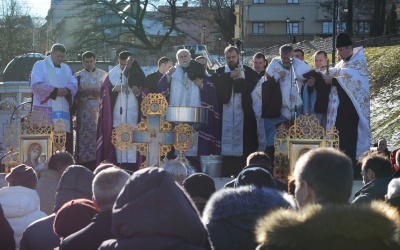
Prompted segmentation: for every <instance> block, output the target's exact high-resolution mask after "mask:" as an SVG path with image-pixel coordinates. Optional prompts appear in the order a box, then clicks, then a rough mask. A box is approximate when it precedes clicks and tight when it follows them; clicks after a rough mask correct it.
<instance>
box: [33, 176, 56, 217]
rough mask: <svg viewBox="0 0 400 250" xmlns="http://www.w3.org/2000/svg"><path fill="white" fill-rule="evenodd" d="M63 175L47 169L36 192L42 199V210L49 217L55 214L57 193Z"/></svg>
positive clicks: (39, 181)
mask: <svg viewBox="0 0 400 250" xmlns="http://www.w3.org/2000/svg"><path fill="white" fill-rule="evenodd" d="M60 179H61V174H60V173H59V172H57V171H54V170H51V169H46V170H44V171H43V172H42V174H41V177H40V179H39V180H38V186H37V188H36V191H37V192H38V194H39V197H40V210H42V211H43V212H45V213H46V214H47V215H49V214H51V213H53V210H54V202H55V201H56V191H57V186H58V182H60Z"/></svg>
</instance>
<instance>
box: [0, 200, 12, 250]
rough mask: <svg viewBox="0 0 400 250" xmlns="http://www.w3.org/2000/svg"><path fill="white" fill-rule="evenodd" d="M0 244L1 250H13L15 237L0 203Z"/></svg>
mask: <svg viewBox="0 0 400 250" xmlns="http://www.w3.org/2000/svg"><path fill="white" fill-rule="evenodd" d="M0 246H1V249H3V250H14V249H15V239H14V231H13V229H12V228H11V226H10V223H8V220H7V219H6V217H4V213H3V208H2V206H1V204H0Z"/></svg>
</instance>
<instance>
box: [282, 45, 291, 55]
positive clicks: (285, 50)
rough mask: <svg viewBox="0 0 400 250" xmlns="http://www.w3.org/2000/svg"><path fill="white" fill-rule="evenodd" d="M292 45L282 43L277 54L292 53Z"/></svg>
mask: <svg viewBox="0 0 400 250" xmlns="http://www.w3.org/2000/svg"><path fill="white" fill-rule="evenodd" d="M293 51H294V50H293V47H292V46H291V45H289V44H285V45H282V46H281V47H280V48H279V55H282V54H288V53H293Z"/></svg>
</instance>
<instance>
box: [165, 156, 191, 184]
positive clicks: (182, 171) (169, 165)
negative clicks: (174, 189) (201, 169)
mask: <svg viewBox="0 0 400 250" xmlns="http://www.w3.org/2000/svg"><path fill="white" fill-rule="evenodd" d="M162 168H163V169H164V170H165V171H167V172H168V173H170V174H171V175H172V177H173V178H174V180H175V181H177V182H179V184H181V183H182V181H183V179H184V178H186V176H187V169H186V167H185V165H184V164H183V163H182V162H180V161H177V160H168V161H166V162H164V163H163V165H162ZM182 178H183V179H182Z"/></svg>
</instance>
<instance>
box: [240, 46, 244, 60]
mask: <svg viewBox="0 0 400 250" xmlns="http://www.w3.org/2000/svg"><path fill="white" fill-rule="evenodd" d="M243 55H244V49H243V46H242V49H241V50H240V56H241V57H242V64H243Z"/></svg>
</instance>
